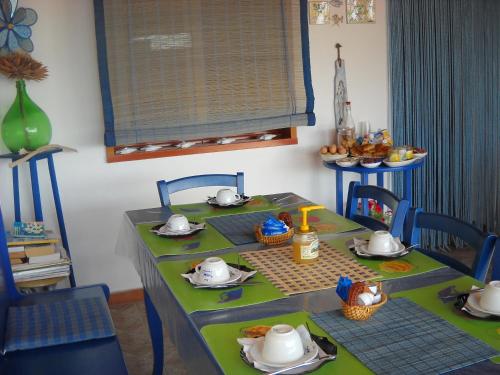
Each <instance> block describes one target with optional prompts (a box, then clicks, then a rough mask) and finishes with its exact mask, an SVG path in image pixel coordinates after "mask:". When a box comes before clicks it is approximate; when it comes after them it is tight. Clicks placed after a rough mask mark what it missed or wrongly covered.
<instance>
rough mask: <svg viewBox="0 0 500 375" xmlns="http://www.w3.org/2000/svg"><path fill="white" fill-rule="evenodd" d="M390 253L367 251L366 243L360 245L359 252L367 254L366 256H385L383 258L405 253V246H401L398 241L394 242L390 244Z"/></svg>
mask: <svg viewBox="0 0 500 375" xmlns="http://www.w3.org/2000/svg"><path fill="white" fill-rule="evenodd" d="M392 245H393V246H392V249H393V250H392V251H390V252H387V251H369V250H368V243H366V244H362V245H360V246H359V247H360V250H361V251H362V252H363V253H365V254H367V255H385V256H393V255H397V254H400V253H402V252H403V251H406V248H405V245H403V244H402V243H401V242H400V241H398V240H394V242H393V244H392Z"/></svg>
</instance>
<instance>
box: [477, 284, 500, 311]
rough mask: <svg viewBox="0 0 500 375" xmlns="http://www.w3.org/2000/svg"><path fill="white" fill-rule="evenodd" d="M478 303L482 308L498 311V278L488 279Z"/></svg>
mask: <svg viewBox="0 0 500 375" xmlns="http://www.w3.org/2000/svg"><path fill="white" fill-rule="evenodd" d="M479 305H480V306H481V308H483V309H484V310H487V311H491V312H494V313H500V280H496V281H490V283H489V284H488V285H486V286H485V287H484V291H483V292H482V293H481V299H480V300H479Z"/></svg>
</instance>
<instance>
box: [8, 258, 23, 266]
mask: <svg viewBox="0 0 500 375" xmlns="http://www.w3.org/2000/svg"><path fill="white" fill-rule="evenodd" d="M23 263H24V262H23V260H22V259H20V258H11V259H10V264H11V265H14V264H23Z"/></svg>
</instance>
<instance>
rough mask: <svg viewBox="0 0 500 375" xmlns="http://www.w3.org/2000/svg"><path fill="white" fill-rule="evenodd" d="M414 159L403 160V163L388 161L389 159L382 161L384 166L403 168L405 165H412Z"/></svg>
mask: <svg viewBox="0 0 500 375" xmlns="http://www.w3.org/2000/svg"><path fill="white" fill-rule="evenodd" d="M415 160H417V159H416V158H413V159H408V160H403V161H389V159H384V164H385V165H387V166H388V167H393V168H394V167H404V166H406V165H410V164H411V163H413V162H414V161H415Z"/></svg>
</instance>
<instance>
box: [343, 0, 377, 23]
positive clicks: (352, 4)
mask: <svg viewBox="0 0 500 375" xmlns="http://www.w3.org/2000/svg"><path fill="white" fill-rule="evenodd" d="M346 18H347V23H375V0H347V17H346Z"/></svg>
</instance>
